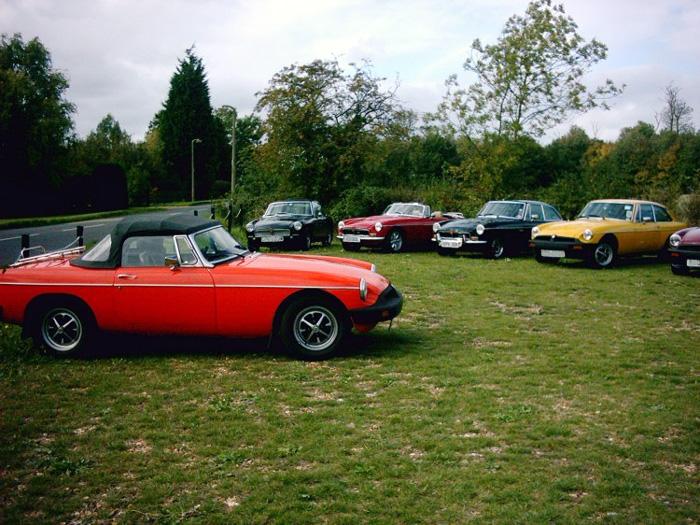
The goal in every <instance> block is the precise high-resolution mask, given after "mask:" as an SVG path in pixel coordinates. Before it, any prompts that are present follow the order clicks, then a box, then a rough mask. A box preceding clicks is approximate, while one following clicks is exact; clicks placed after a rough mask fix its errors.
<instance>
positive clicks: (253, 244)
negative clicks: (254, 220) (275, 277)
mask: <svg viewBox="0 0 700 525" xmlns="http://www.w3.org/2000/svg"><path fill="white" fill-rule="evenodd" d="M259 249H260V246H259V245H258V243H257V242H255V241H248V251H251V252H257V251H258V250H259Z"/></svg>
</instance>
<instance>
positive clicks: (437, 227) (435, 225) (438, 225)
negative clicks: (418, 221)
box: [433, 222, 440, 233]
mask: <svg viewBox="0 0 700 525" xmlns="http://www.w3.org/2000/svg"><path fill="white" fill-rule="evenodd" d="M439 229H440V223H439V222H435V223H433V231H434V232H435V233H437V231H438V230H439Z"/></svg>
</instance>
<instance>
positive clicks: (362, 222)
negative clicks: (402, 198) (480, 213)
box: [338, 202, 461, 252]
mask: <svg viewBox="0 0 700 525" xmlns="http://www.w3.org/2000/svg"><path fill="white" fill-rule="evenodd" d="M459 216H461V214H458V213H449V214H448V213H445V214H443V213H440V212H435V213H431V210H430V206H427V205H425V204H421V203H419V202H395V203H393V204H390V205H389V206H387V208H386V209H385V210H384V212H383V213H382V214H381V215H373V216H371V217H358V218H354V219H346V220H344V221H340V222H339V223H338V239H339V240H340V242H342V244H343V248H344V249H345V250H348V251H357V250H359V249H360V248H362V247H366V248H383V249H386V250H388V251H390V252H400V251H401V250H403V249H406V248H409V247H412V248H419V247H430V244H431V239H432V237H433V225H434V224H435V223H442V222H445V221H447V220H450V219H455V218H458V217H459Z"/></svg>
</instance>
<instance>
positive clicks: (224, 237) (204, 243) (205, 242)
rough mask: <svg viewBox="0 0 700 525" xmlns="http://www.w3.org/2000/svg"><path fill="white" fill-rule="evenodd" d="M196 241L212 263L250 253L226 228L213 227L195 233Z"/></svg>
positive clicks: (205, 256)
mask: <svg viewBox="0 0 700 525" xmlns="http://www.w3.org/2000/svg"><path fill="white" fill-rule="evenodd" d="M194 242H196V243H197V247H198V248H199V251H200V252H202V255H203V256H204V258H205V259H206V260H207V261H209V262H210V263H213V264H217V263H220V262H224V261H228V260H230V259H233V258H234V257H238V256H240V255H244V254H246V253H248V250H246V249H245V248H243V247H242V246H241V245H240V243H239V242H238V241H237V240H236V239H234V238H233V237H231V234H229V233H228V232H227V231H226V230H224V228H222V227H221V226H219V227H218V228H212V229H211V230H205V231H203V232H199V233H195V234H194Z"/></svg>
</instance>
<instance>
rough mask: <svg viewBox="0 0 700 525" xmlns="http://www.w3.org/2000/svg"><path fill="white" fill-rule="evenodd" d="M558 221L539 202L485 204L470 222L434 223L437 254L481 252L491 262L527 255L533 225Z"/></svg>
mask: <svg viewBox="0 0 700 525" xmlns="http://www.w3.org/2000/svg"><path fill="white" fill-rule="evenodd" d="M560 220H562V218H561V215H560V214H559V212H558V211H557V209H556V208H555V207H554V206H551V205H549V204H547V203H544V202H539V201H527V200H517V201H489V202H487V203H486V204H484V207H483V208H481V211H479V213H478V214H477V215H476V217H475V218H473V219H458V220H454V221H449V222H446V223H443V224H436V225H435V226H434V227H433V230H434V231H435V246H436V248H437V251H438V253H439V254H440V255H450V254H453V253H456V252H458V251H460V250H462V251H469V252H481V253H484V254H485V255H487V256H488V257H491V258H493V259H500V258H501V257H503V256H505V255H509V254H517V253H523V252H527V250H528V244H529V242H530V232H531V231H532V228H533V226H536V225H538V224H542V223H543V222H552V221H560Z"/></svg>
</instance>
